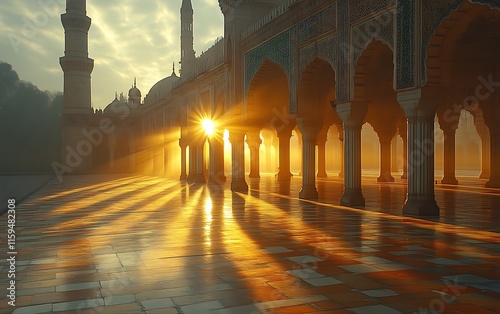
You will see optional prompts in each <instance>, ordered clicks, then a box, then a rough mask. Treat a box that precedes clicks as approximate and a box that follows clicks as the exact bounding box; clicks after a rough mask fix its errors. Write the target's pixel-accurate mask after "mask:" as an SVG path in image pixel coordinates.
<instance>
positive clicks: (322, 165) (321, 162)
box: [316, 130, 328, 178]
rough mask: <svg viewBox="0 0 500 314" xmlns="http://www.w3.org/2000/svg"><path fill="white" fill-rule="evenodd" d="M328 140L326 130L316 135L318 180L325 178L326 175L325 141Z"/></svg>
mask: <svg viewBox="0 0 500 314" xmlns="http://www.w3.org/2000/svg"><path fill="white" fill-rule="evenodd" d="M327 140H328V130H326V131H321V132H319V133H318V137H317V139H316V144H317V145H318V175H317V176H318V178H327V177H328V175H327V174H326V149H325V146H326V141H327Z"/></svg>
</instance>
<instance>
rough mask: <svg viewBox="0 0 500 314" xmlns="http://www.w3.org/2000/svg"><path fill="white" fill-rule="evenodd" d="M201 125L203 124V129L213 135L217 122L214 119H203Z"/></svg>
mask: <svg viewBox="0 0 500 314" xmlns="http://www.w3.org/2000/svg"><path fill="white" fill-rule="evenodd" d="M201 125H202V126H203V129H204V130H205V133H206V134H207V135H208V136H211V135H212V134H214V132H215V124H214V122H213V121H212V120H209V119H205V120H203V121H201Z"/></svg>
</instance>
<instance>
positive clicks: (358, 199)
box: [340, 190, 365, 207]
mask: <svg viewBox="0 0 500 314" xmlns="http://www.w3.org/2000/svg"><path fill="white" fill-rule="evenodd" d="M340 205H342V206H348V207H356V206H365V198H364V197H363V193H361V190H350V191H348V190H344V194H343V195H342V198H341V199H340Z"/></svg>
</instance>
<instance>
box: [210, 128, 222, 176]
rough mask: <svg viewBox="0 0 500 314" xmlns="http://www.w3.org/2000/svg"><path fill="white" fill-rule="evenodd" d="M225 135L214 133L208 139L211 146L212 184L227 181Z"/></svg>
mask: <svg viewBox="0 0 500 314" xmlns="http://www.w3.org/2000/svg"><path fill="white" fill-rule="evenodd" d="M223 137H224V134H223V133H220V132H216V133H214V134H213V135H212V136H210V138H209V139H208V141H209V145H210V169H209V181H210V182H211V183H222V182H225V181H226V176H225V175H224V139H223Z"/></svg>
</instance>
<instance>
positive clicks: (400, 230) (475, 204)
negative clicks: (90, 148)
mask: <svg viewBox="0 0 500 314" xmlns="http://www.w3.org/2000/svg"><path fill="white" fill-rule="evenodd" d="M459 179H460V183H461V185H459V186H457V187H454V188H453V189H451V188H450V187H449V186H441V185H436V199H437V201H438V204H439V205H440V206H441V216H440V217H438V218H425V219H422V218H412V217H405V216H403V215H402V213H401V208H402V205H403V202H404V199H405V193H406V188H405V185H404V184H403V182H401V181H398V182H396V183H394V184H379V183H376V178H375V177H364V178H363V193H364V196H365V198H366V201H367V202H366V203H367V204H366V207H364V208H348V207H344V206H339V205H338V204H339V199H340V197H341V194H342V181H341V180H339V179H338V178H336V177H335V178H334V177H332V178H328V179H321V180H318V182H317V185H318V192H319V200H316V201H308V200H301V199H299V198H298V192H299V190H300V188H301V178H300V177H294V178H293V179H292V182H291V183H290V184H288V185H283V184H282V183H280V182H278V181H276V180H275V178H274V177H273V176H272V175H263V177H262V178H261V179H260V180H254V179H251V180H250V179H249V180H248V183H249V186H250V191H249V193H248V194H245V193H233V192H231V191H230V189H229V183H230V182H228V183H227V184H226V185H225V186H212V185H202V184H190V183H182V182H177V181H171V180H167V179H162V178H157V177H146V176H129V177H120V176H109V175H89V176H72V177H66V178H65V179H64V181H63V182H62V183H58V182H57V181H51V182H49V183H48V184H47V185H45V186H44V187H43V188H42V189H40V190H38V191H37V192H36V193H34V194H33V195H31V196H30V197H29V198H27V199H26V200H25V201H24V202H23V203H22V204H20V205H19V206H18V208H17V215H16V236H17V238H16V240H17V241H16V251H17V256H16V259H17V260H16V289H17V291H16V292H17V295H16V296H17V297H16V307H15V308H14V307H11V306H10V305H8V304H7V301H8V300H6V297H5V296H4V297H0V300H3V301H2V302H1V303H0V312H1V313H15V314H19V313H21V314H22V313H30V314H31V313H167V314H169V313H177V314H179V313H186V314H187V313H208V314H210V313H221V314H228V313H237V314H245V313H249V314H254V313H255V314H257V313H275V314H277V313H319V312H324V313H339V314H340V313H369V314H374V313H384V314H385V313H405V314H406V313H408V314H409V313H416V312H417V313H418V312H424V313H427V312H429V313H430V312H432V310H433V309H435V308H436V306H439V309H442V311H441V312H442V313H459V312H464V311H465V312H469V313H498V312H499V311H500V301H499V300H500V257H499V256H500V237H499V233H500V224H499V223H498V222H499V221H500V210H499V209H500V190H494V189H484V188H482V187H481V185H482V184H484V181H481V180H478V179H474V178H470V177H463V178H459ZM6 219H7V218H6V216H2V217H1V223H2V226H1V228H0V230H1V231H2V232H4V234H5V232H6V227H7V221H6ZM5 239H6V237H0V245H1V246H2V247H6V240H5ZM8 270H9V267H8V264H7V263H6V260H3V261H2V262H1V263H0V285H1V286H4V287H6V286H7V283H8V278H7V274H8Z"/></svg>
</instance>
